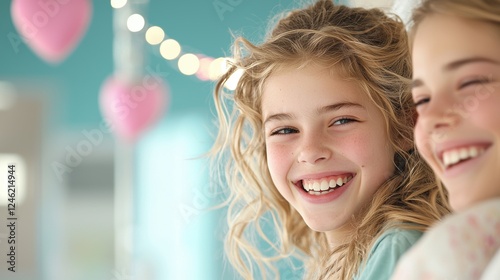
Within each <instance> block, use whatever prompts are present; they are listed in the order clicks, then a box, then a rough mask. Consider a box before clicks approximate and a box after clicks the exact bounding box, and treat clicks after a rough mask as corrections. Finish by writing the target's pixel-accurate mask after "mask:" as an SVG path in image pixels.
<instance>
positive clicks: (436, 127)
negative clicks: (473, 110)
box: [418, 93, 464, 134]
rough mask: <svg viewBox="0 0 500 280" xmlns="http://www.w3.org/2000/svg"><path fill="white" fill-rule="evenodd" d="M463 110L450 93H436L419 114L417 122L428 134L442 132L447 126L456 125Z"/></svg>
mask: <svg viewBox="0 0 500 280" xmlns="http://www.w3.org/2000/svg"><path fill="white" fill-rule="evenodd" d="M463 113H464V112H462V111H461V106H460V104H459V102H458V101H457V100H455V98H453V96H451V94H447V93H443V94H439V95H436V96H435V97H434V98H433V99H432V100H431V102H430V103H429V104H428V105H427V108H425V109H424V111H423V112H422V113H421V114H419V116H418V122H419V124H420V125H421V126H423V128H424V129H425V131H427V132H428V133H430V134H442V133H443V132H444V131H446V130H447V129H449V128H452V127H453V126H455V125H457V124H458V123H459V122H460V120H461V118H462V117H463V116H462V115H463Z"/></svg>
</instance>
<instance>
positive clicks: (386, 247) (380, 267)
mask: <svg viewBox="0 0 500 280" xmlns="http://www.w3.org/2000/svg"><path fill="white" fill-rule="evenodd" d="M421 236H422V232H420V231H417V230H407V229H400V228H393V229H390V230H387V231H386V232H385V233H383V234H382V235H381V236H380V237H379V238H378V239H377V241H375V244H373V247H372V248H371V250H370V253H369V254H368V261H367V262H366V265H365V266H364V267H361V268H360V270H359V273H358V275H356V276H355V277H354V279H355V280H386V279H390V278H391V275H392V273H393V271H394V269H395V268H396V264H397V262H398V260H399V258H400V257H401V256H402V255H403V254H404V253H405V252H406V250H408V249H409V248H410V247H411V246H412V245H413V244H415V242H417V241H418V239H419V238H420V237H421Z"/></svg>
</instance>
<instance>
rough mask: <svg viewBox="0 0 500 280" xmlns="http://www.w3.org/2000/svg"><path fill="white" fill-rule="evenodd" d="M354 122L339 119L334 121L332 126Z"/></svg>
mask: <svg viewBox="0 0 500 280" xmlns="http://www.w3.org/2000/svg"><path fill="white" fill-rule="evenodd" d="M355 121H356V120H354V119H350V118H341V119H338V120H336V121H335V122H334V123H333V124H332V125H344V124H348V123H351V122H355Z"/></svg>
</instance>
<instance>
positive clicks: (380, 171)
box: [212, 0, 448, 279]
mask: <svg viewBox="0 0 500 280" xmlns="http://www.w3.org/2000/svg"><path fill="white" fill-rule="evenodd" d="M407 44H408V43H407V36H406V31H405V26H404V24H403V23H402V22H401V21H399V20H397V19H393V18H391V17H389V16H387V15H386V14H384V12H382V11H381V10H378V9H370V10H366V9H362V8H350V7H346V6H341V5H334V4H333V3H332V1H329V0H320V1H316V2H315V3H314V4H311V5H310V6H307V7H304V8H302V9H297V10H292V11H290V12H289V13H288V14H287V15H286V16H285V17H283V18H282V19H281V20H279V21H278V22H277V24H276V26H275V27H274V29H273V30H272V32H271V33H270V34H269V35H268V36H267V38H266V39H265V41H264V42H263V43H261V44H259V45H255V44H252V43H251V42H249V41H248V40H246V39H244V38H241V37H240V38H237V39H236V41H235V44H234V51H233V52H234V58H233V59H234V60H233V62H232V66H231V67H230V68H229V70H228V72H227V73H226V74H225V75H223V76H222V77H221V79H220V80H219V81H218V83H217V85H216V89H215V96H214V99H215V104H216V109H217V113H218V120H219V131H218V136H217V138H216V141H215V143H214V146H213V149H212V152H213V155H214V166H215V167H216V168H217V167H220V169H219V170H217V169H216V170H215V174H219V175H220V177H219V179H220V184H223V185H225V186H228V188H229V195H228V199H227V203H228V213H227V221H228V224H229V232H228V235H227V239H226V249H227V254H228V257H229V260H230V261H231V263H232V264H233V266H234V267H235V268H236V270H237V271H238V272H239V273H240V274H241V276H242V277H243V278H244V279H269V278H271V279H278V278H279V276H278V275H277V274H278V273H279V272H278V270H277V269H276V262H277V261H278V260H280V259H286V258H291V257H293V256H296V257H298V258H300V259H301V260H303V261H304V263H305V270H306V276H304V279H388V278H389V277H390V275H391V274H392V271H393V268H394V266H395V264H396V262H397V260H398V258H399V256H400V255H402V254H403V253H404V252H405V251H406V250H407V249H408V248H409V247H410V246H411V245H412V244H413V243H414V242H416V241H417V240H418V238H419V237H420V235H421V234H422V232H423V231H425V230H426V229H427V228H428V227H429V226H431V225H432V224H434V223H435V222H436V221H437V220H439V219H440V218H441V217H442V216H443V215H444V214H446V213H448V208H447V204H446V195H445V193H444V192H442V191H441V190H440V189H438V188H437V187H436V182H435V179H434V176H433V174H432V171H431V170H430V169H429V168H428V166H427V165H425V163H423V162H422V161H421V160H420V158H419V156H418V154H417V153H415V152H413V138H412V127H413V121H414V116H415V112H414V108H413V103H412V100H411V97H409V96H408V95H405V94H404V93H405V92H407V91H409V78H410V77H411V65H410V56H409V52H408V48H407ZM237 71H239V72H240V73H242V75H241V78H240V79H239V82H238V84H237V86H236V89H234V91H226V90H224V84H225V83H226V82H227V81H228V79H229V78H230V77H231V75H233V74H234V73H235V72H237ZM269 224H271V225H272V227H273V228H272V229H273V231H271V232H270V229H269ZM258 245H259V246H258ZM269 248H270V249H269ZM271 249H272V250H271ZM290 273H293V271H292V272H290ZM288 278H289V277H288Z"/></svg>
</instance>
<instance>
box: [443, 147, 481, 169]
mask: <svg viewBox="0 0 500 280" xmlns="http://www.w3.org/2000/svg"><path fill="white" fill-rule="evenodd" d="M483 152H484V148H481V147H474V146H472V147H468V148H460V149H455V150H449V151H446V152H444V153H443V164H444V166H445V167H448V166H450V165H453V164H455V163H457V162H459V161H461V160H464V159H468V158H475V157H478V156H480V155H481V154H483Z"/></svg>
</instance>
